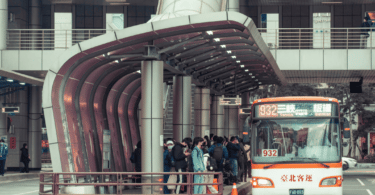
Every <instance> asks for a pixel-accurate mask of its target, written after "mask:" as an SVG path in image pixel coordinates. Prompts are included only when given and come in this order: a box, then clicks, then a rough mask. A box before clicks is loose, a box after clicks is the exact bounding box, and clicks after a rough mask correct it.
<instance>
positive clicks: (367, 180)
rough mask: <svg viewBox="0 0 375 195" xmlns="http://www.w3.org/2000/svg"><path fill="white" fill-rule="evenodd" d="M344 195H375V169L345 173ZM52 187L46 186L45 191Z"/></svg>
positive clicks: (28, 193)
mask: <svg viewBox="0 0 375 195" xmlns="http://www.w3.org/2000/svg"><path fill="white" fill-rule="evenodd" d="M343 188H344V194H343V195H375V169H349V170H347V171H344V183H343ZM49 189H51V187H49V186H46V187H45V190H49ZM3 194H4V195H39V178H37V177H36V178H29V179H19V180H16V181H0V195H3Z"/></svg>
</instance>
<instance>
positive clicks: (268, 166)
mask: <svg viewBox="0 0 375 195" xmlns="http://www.w3.org/2000/svg"><path fill="white" fill-rule="evenodd" d="M278 163H290V161H279V162H277V163H276V164H271V165H267V166H265V167H263V169H268V168H270V167H272V166H274V165H277V164H278Z"/></svg>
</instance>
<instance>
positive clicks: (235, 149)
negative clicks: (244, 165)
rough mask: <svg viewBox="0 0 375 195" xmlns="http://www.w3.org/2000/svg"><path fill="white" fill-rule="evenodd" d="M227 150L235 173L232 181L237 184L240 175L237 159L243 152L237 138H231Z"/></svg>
mask: <svg viewBox="0 0 375 195" xmlns="http://www.w3.org/2000/svg"><path fill="white" fill-rule="evenodd" d="M227 148H228V153H229V163H230V166H231V169H232V172H233V178H231V180H232V181H233V182H236V181H237V175H238V161H237V159H238V155H239V153H240V150H241V147H240V145H239V142H238V139H237V137H235V136H233V137H231V138H230V142H228V145H227Z"/></svg>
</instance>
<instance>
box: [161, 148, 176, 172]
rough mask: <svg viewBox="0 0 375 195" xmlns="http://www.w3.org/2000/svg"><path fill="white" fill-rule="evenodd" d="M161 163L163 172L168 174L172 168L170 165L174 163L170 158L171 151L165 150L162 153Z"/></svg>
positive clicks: (171, 157)
mask: <svg viewBox="0 0 375 195" xmlns="http://www.w3.org/2000/svg"><path fill="white" fill-rule="evenodd" d="M163 161H164V172H170V171H171V168H172V163H173V161H174V159H173V156H172V151H171V152H169V150H168V149H167V150H165V151H164V153H163Z"/></svg>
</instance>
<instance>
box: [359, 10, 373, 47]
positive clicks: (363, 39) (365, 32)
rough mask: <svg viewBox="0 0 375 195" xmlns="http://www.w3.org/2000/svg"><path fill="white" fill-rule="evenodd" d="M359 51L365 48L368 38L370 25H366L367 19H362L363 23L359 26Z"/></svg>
mask: <svg viewBox="0 0 375 195" xmlns="http://www.w3.org/2000/svg"><path fill="white" fill-rule="evenodd" d="M361 27H362V29H361V43H360V44H361V49H365V48H366V47H367V38H368V37H369V36H370V35H369V34H368V32H369V31H370V27H371V25H370V23H368V17H365V18H363V22H362V25H361Z"/></svg>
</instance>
